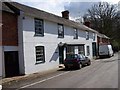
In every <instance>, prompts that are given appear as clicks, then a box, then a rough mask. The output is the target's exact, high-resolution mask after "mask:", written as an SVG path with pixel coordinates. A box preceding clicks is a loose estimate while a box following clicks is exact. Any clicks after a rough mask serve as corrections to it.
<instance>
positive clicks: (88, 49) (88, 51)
mask: <svg viewBox="0 0 120 90" xmlns="http://www.w3.org/2000/svg"><path fill="white" fill-rule="evenodd" d="M89 55H90V47H89V46H87V56H89Z"/></svg>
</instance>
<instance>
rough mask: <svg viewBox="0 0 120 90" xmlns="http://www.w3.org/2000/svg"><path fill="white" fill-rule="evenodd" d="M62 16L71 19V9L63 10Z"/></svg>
mask: <svg viewBox="0 0 120 90" xmlns="http://www.w3.org/2000/svg"><path fill="white" fill-rule="evenodd" d="M62 17H63V18H65V19H69V11H68V10H66V11H63V12H62Z"/></svg>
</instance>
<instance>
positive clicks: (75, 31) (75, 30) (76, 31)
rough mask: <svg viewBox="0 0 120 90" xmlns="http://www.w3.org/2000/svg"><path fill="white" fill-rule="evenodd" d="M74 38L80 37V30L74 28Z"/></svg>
mask: <svg viewBox="0 0 120 90" xmlns="http://www.w3.org/2000/svg"><path fill="white" fill-rule="evenodd" d="M74 39H78V30H77V29H76V28H74Z"/></svg>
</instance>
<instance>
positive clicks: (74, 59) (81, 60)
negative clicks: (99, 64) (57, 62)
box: [64, 54, 91, 69]
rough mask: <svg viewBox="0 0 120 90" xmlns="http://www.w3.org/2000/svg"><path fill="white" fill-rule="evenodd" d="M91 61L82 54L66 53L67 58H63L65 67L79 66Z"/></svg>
mask: <svg viewBox="0 0 120 90" xmlns="http://www.w3.org/2000/svg"><path fill="white" fill-rule="evenodd" d="M90 64H91V61H90V59H89V58H88V57H85V56H84V55H83V54H70V55H67V58H66V59H65V60H64V66H65V68H67V69H68V68H71V67H73V68H81V67H83V66H85V65H90Z"/></svg>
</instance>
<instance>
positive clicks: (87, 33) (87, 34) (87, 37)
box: [86, 31, 89, 40]
mask: <svg viewBox="0 0 120 90" xmlns="http://www.w3.org/2000/svg"><path fill="white" fill-rule="evenodd" d="M86 40H89V32H88V31H86Z"/></svg>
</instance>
